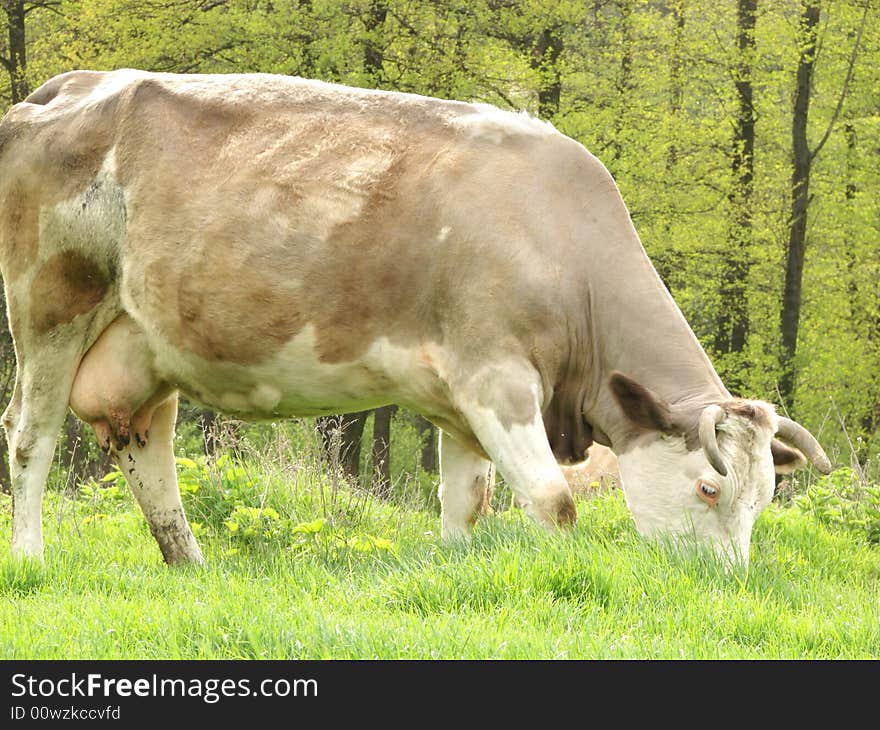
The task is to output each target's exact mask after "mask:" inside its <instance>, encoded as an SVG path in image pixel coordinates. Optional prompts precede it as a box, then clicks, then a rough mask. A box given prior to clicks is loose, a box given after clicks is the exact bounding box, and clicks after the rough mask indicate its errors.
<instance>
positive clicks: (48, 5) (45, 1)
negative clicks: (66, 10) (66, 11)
mask: <svg viewBox="0 0 880 730" xmlns="http://www.w3.org/2000/svg"><path fill="white" fill-rule="evenodd" d="M59 5H61V0H39V1H38V2H32V3H30V4H29V5H26V6H25V8H24V14H25V15H27V14H28V13H29V12H31V10H43V9H45V10H51V11H52V12H53V13H57V14H58V15H63V13H62V12H61V11H60V10H58V6H59Z"/></svg>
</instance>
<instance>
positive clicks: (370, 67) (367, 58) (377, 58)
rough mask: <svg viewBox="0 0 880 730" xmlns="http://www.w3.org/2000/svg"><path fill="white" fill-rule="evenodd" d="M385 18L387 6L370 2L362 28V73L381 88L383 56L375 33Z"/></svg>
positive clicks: (376, 1)
mask: <svg viewBox="0 0 880 730" xmlns="http://www.w3.org/2000/svg"><path fill="white" fill-rule="evenodd" d="M387 16H388V5H387V3H385V2H384V1H383V0H372V2H370V4H369V6H368V7H367V13H366V15H365V16H364V28H366V31H367V35H366V36H365V37H364V71H366V72H367V73H368V74H369V76H370V79H371V80H372V83H373V86H374V87H378V86H381V84H382V81H383V77H384V73H383V63H384V61H385V54H384V52H383V47H382V44H381V43H379V42H378V38H377V37H376V33H377V31H378V30H379V28H381V27H382V26H383V25H384V24H385V18H386V17H387Z"/></svg>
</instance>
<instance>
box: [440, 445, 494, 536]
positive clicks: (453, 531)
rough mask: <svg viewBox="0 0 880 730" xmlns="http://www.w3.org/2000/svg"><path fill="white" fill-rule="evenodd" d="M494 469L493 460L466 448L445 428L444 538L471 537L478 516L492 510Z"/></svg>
mask: <svg viewBox="0 0 880 730" xmlns="http://www.w3.org/2000/svg"><path fill="white" fill-rule="evenodd" d="M494 469H495V467H494V466H493V464H492V462H490V461H487V460H486V459H484V458H482V457H481V456H477V455H476V454H474V453H473V452H472V451H469V450H468V449H465V448H464V447H463V446H461V445H460V444H459V443H458V442H457V441H455V440H454V439H453V438H452V437H451V436H450V435H449V434H448V433H444V432H442V431H441V433H440V490H439V492H438V495H439V497H440V506H441V513H442V514H441V518H440V519H441V523H440V524H441V531H442V535H443V539H444V540H448V539H451V538H455V537H468V536H469V535H470V532H471V528H472V527H473V525H474V523H475V522H476V521H477V518H478V517H479V516H480V514H481V513H482V512H485V511H487V510H488V506H489V504H488V502H489V496H490V495H489V489H490V485H491V484H492V481H493V479H494Z"/></svg>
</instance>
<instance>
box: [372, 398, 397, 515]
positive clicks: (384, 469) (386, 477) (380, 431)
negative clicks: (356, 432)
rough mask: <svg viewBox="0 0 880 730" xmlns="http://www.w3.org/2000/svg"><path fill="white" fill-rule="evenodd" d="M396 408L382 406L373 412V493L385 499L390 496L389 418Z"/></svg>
mask: <svg viewBox="0 0 880 730" xmlns="http://www.w3.org/2000/svg"><path fill="white" fill-rule="evenodd" d="M396 410H397V406H393V405H392V406H383V407H382V408H377V409H376V410H375V411H374V412H373V414H374V415H373V492H374V493H375V494H376V496H377V497H381V498H382V499H387V498H388V497H389V496H390V495H391V417H392V416H393V415H394V412H395V411H396Z"/></svg>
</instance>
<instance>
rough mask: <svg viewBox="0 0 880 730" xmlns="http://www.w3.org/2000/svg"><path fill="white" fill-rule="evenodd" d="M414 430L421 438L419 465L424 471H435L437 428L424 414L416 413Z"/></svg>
mask: <svg viewBox="0 0 880 730" xmlns="http://www.w3.org/2000/svg"><path fill="white" fill-rule="evenodd" d="M416 430H417V431H418V432H419V438H420V439H421V440H422V458H421V467H422V469H423V470H424V471H428V472H436V471H437V428H436V427H435V426H434V424H433V423H431V422H430V421H429V420H428V419H427V418H425V417H424V416H420V415H418V414H416Z"/></svg>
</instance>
